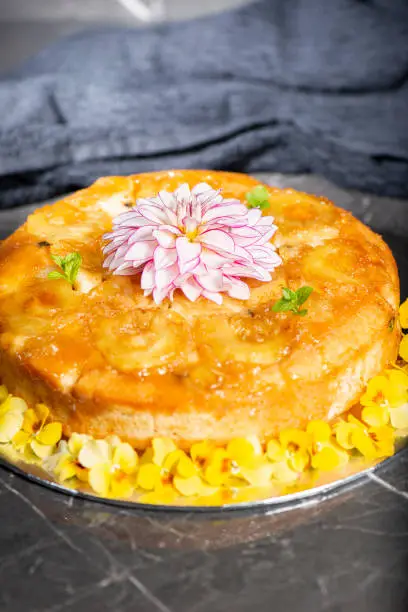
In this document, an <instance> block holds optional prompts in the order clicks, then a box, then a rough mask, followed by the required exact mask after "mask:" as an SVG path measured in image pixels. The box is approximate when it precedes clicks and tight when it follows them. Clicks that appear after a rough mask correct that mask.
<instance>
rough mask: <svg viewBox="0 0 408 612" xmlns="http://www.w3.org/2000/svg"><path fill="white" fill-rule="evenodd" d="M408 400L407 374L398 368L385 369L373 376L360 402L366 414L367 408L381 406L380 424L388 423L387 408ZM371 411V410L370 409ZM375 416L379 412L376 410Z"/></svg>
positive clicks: (367, 412)
mask: <svg viewBox="0 0 408 612" xmlns="http://www.w3.org/2000/svg"><path fill="white" fill-rule="evenodd" d="M406 402H408V374H406V373H405V372H404V371H403V370H400V369H389V370H385V372H384V373H383V374H380V375H379V376H374V378H372V379H371V380H370V381H369V382H368V384H367V389H366V391H365V393H363V395H362V396H361V399H360V403H361V405H362V406H363V407H364V408H363V415H366V416H368V414H369V413H370V411H369V410H368V408H373V407H374V408H377V407H382V408H383V409H384V410H383V413H382V417H381V419H380V420H381V423H378V424H382V425H386V424H387V423H388V418H387V414H388V409H389V408H393V407H395V406H400V405H401V404H404V403H406ZM371 412H372V411H371ZM376 414H377V416H378V418H380V416H379V412H378V411H377V413H376Z"/></svg>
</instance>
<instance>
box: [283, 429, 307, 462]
mask: <svg viewBox="0 0 408 612" xmlns="http://www.w3.org/2000/svg"><path fill="white" fill-rule="evenodd" d="M279 441H280V443H281V446H282V448H283V450H284V453H285V458H286V460H287V463H288V466H289V468H290V469H291V470H293V471H294V472H298V473H300V472H303V471H304V470H305V469H306V468H307V467H308V466H309V463H310V457H309V453H308V447H309V445H310V436H309V435H308V434H307V433H306V432H305V431H302V430H300V429H292V428H291V429H285V430H283V431H281V433H280V434H279Z"/></svg>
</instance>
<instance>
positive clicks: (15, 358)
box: [0, 170, 400, 448]
mask: <svg viewBox="0 0 408 612" xmlns="http://www.w3.org/2000/svg"><path fill="white" fill-rule="evenodd" d="M202 183H206V184H208V185H209V186H210V187H211V188H213V189H215V190H221V191H220V193H221V194H222V196H223V198H227V199H228V198H229V199H234V200H239V201H240V202H244V203H246V198H247V194H248V192H251V190H253V189H254V188H255V187H257V186H258V185H260V184H259V182H258V181H256V180H255V179H253V178H251V177H248V176H246V175H241V174H234V173H225V172H209V171H192V170H188V171H169V172H160V173H151V174H140V175H135V176H130V177H108V178H103V179H100V180H98V181H96V183H95V184H94V185H92V186H91V187H89V188H88V189H84V190H81V191H79V192H77V193H74V194H73V195H70V196H69V197H66V198H64V199H63V200H60V201H58V202H56V203H55V204H52V205H49V206H45V207H43V208H40V209H39V210H37V211H36V212H34V213H33V214H32V215H30V216H29V217H28V220H27V222H26V223H25V224H24V225H23V226H22V227H21V228H19V229H18V230H17V231H16V232H15V233H14V234H13V235H12V236H10V237H9V238H7V239H6V240H5V241H4V242H3V243H2V244H1V246H0V379H1V381H2V382H4V384H5V385H6V386H7V388H8V389H9V391H10V392H11V393H13V394H15V395H17V396H19V397H22V398H24V399H25V400H26V401H27V402H28V403H29V404H31V405H33V404H36V403H38V402H43V403H46V404H47V406H48V407H49V409H50V413H51V416H52V418H53V419H55V420H57V421H60V422H62V424H63V429H64V434H65V435H67V436H69V435H70V434H72V433H73V432H78V433H88V434H91V435H93V436H94V437H96V438H104V437H106V436H107V435H109V434H116V435H118V436H120V437H121V438H122V439H123V440H126V441H128V442H130V443H131V444H132V445H134V446H135V447H136V448H143V447H145V446H146V445H147V444H148V443H149V442H150V440H151V439H152V438H153V437H157V436H165V437H170V438H172V439H174V440H175V441H176V442H177V443H178V444H181V445H189V444H190V443H192V442H194V441H197V440H203V439H211V440H215V441H217V442H220V443H221V442H226V441H228V440H230V439H232V438H237V437H241V436H248V435H251V434H255V435H257V436H258V437H259V439H260V440H261V441H264V440H266V439H268V437H271V436H273V435H276V434H277V433H278V432H279V431H280V430H281V429H283V428H288V427H304V426H305V425H306V424H307V422H308V421H309V420H312V419H313V420H315V419H324V420H331V419H333V418H334V417H335V416H337V415H339V414H341V413H342V412H344V411H346V410H347V409H349V408H350V407H352V406H353V404H355V403H356V402H357V401H358V399H359V397H360V395H361V393H362V392H363V390H364V388H365V386H366V383H367V381H368V380H369V379H370V378H372V377H373V376H375V375H376V374H378V373H379V372H381V371H382V370H383V369H384V367H386V366H387V364H389V363H390V362H392V361H393V360H394V359H395V358H396V356H397V353H398V343H399V339H400V329H399V324H398V317H397V312H398V306H399V281H398V274H397V269H396V265H395V262H394V259H393V257H392V255H391V253H390V251H389V249H388V247H387V246H386V244H385V243H384V242H383V240H382V239H381V238H380V237H379V236H378V235H376V234H374V233H373V232H372V231H371V230H370V229H368V228H367V227H365V226H364V225H363V224H362V223H360V222H359V221H357V220H356V219H355V218H354V217H353V216H352V215H351V214H349V213H348V212H346V211H344V210H341V209H339V208H336V207H335V206H334V205H333V204H332V203H331V202H329V201H328V200H326V199H325V198H322V197H314V196H311V195H307V194H305V193H299V192H296V191H293V190H291V189H285V190H281V189H277V188H273V187H269V186H266V185H265V186H264V187H263V193H265V189H267V196H268V197H267V207H266V208H265V209H263V210H262V214H263V215H269V216H273V217H274V223H275V225H276V226H277V231H276V232H275V234H274V236H273V238H272V243H273V244H274V246H275V247H276V253H277V254H278V255H279V257H280V258H281V260H282V263H281V265H277V266H276V267H275V268H274V270H273V273H272V280H270V281H267V282H265V281H261V280H257V279H253V278H252V279H244V280H245V282H247V284H248V285H249V289H250V291H249V297H248V298H247V299H238V298H237V297H230V296H229V295H223V299H222V303H214V302H213V301H211V300H209V299H207V298H206V297H205V296H200V297H199V298H198V299H195V301H192V300H191V299H188V298H187V297H186V295H184V294H183V293H182V292H181V291H179V290H176V291H174V294H173V295H172V296H171V299H167V298H166V299H163V300H161V301H160V302H159V303H157V300H155V299H153V296H152V295H148V294H147V293H148V292H146V291H143V289H142V287H141V275H140V273H137V274H127V275H117V274H114V273H113V272H112V270H110V269H109V267H106V265H105V266H104V265H103V264H104V261H105V258H106V255H105V254H104V250H103V249H104V247H106V234H107V233H108V234H109V232H111V231H112V226H113V221H114V219H115V218H117V216H118V215H120V214H121V213H123V212H124V211H131V210H132V208H133V207H135V206H136V207H137V206H138V205H139V202H143V201H145V199H146V198H153V197H155V196H157V194H158V193H160V192H162V191H163V190H165V191H167V192H174V191H175V190H176V189H177V188H179V187H180V186H181V185H183V184H188V186H189V187H190V189H193V188H194V186H196V185H199V184H202ZM105 252H106V251H105ZM71 253H76V254H80V256H81V259H82V263H81V266H80V268H79V271H78V273H77V276H76V279H75V283H74V284H73V286H72V285H71V284H70V283H69V282H67V280H66V279H64V278H62V276H61V275H60V277H58V274H51V277H50V273H51V272H53V271H54V272H55V271H56V270H57V269H58V268H57V267H56V262H58V261H59V259H58V258H64V257H66V256H67V255H68V254H71ZM302 287H310V288H312V289H313V291H312V293H311V294H310V295H309V296H308V298H307V301H306V302H305V304H304V306H302V309H303V310H302V313H301V314H302V315H304V316H299V314H298V313H296V312H294V311H291V310H285V309H281V310H280V311H279V309H277V308H276V307H274V306H275V305H276V304H277V303H278V302H279V300H282V296H284V295H285V292H286V293H287V292H288V291H291V292H296V291H297V290H298V289H299V288H302Z"/></svg>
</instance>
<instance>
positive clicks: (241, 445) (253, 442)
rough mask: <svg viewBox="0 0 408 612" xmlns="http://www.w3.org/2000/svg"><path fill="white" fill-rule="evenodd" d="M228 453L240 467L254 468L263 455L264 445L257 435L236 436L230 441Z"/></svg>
mask: <svg viewBox="0 0 408 612" xmlns="http://www.w3.org/2000/svg"><path fill="white" fill-rule="evenodd" d="M227 455H228V457H229V458H230V459H231V461H234V462H235V463H236V464H237V465H238V466H239V467H240V468H242V467H246V468H249V469H251V468H252V469H253V468H255V467H256V465H257V464H258V463H259V460H260V458H261V457H262V446H261V443H260V442H259V440H258V438H257V436H248V437H247V438H235V439H234V440H231V441H230V442H228V445H227Z"/></svg>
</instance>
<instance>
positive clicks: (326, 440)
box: [306, 420, 349, 472]
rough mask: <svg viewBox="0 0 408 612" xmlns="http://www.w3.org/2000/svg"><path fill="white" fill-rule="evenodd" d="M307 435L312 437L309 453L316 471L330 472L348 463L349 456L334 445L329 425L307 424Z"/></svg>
mask: <svg viewBox="0 0 408 612" xmlns="http://www.w3.org/2000/svg"><path fill="white" fill-rule="evenodd" d="M306 433H307V434H308V435H309V436H310V442H309V446H308V451H309V454H310V456H311V466H312V467H313V468H314V469H316V470H322V471H324V472H328V471H330V470H335V469H336V468H338V467H340V466H342V465H345V464H346V463H347V462H348V459H349V456H348V454H347V453H346V452H344V450H343V449H340V448H339V447H338V446H336V445H335V444H334V443H333V441H332V430H331V427H330V425H329V424H328V423H326V422H325V421H318V420H317V421H311V422H310V423H308V424H307V427H306Z"/></svg>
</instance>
